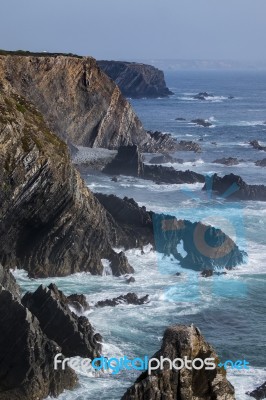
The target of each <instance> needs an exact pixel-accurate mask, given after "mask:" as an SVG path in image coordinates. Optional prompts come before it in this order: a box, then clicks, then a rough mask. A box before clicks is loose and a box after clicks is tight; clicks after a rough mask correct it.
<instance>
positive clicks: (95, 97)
mask: <svg viewBox="0 0 266 400" xmlns="http://www.w3.org/2000/svg"><path fill="white" fill-rule="evenodd" d="M0 70H1V73H2V75H3V77H4V79H7V80H8V81H9V82H10V83H11V85H12V87H13V88H14V89H15V90H16V91H17V92H18V93H19V94H20V95H21V96H23V97H25V98H26V99H27V100H28V101H30V102H32V103H33V104H34V105H35V106H36V107H37V108H38V109H39V110H40V112H41V113H42V114H43V116H44V118H45V121H46V123H47V124H48V126H49V128H50V129H51V130H53V131H54V132H55V133H56V134H57V135H59V136H60V137H61V138H63V139H64V140H66V139H68V140H70V141H71V142H72V143H73V144H74V145H83V146H88V147H106V148H109V149H115V148H118V147H119V146H120V145H123V144H138V145H141V144H142V143H145V142H147V140H148V135H147V133H146V132H145V130H144V129H143V127H142V124H141V122H140V120H139V119H138V117H137V116H136V114H135V113H134V111H133V109H132V107H131V105H130V104H129V102H128V101H127V100H126V99H125V98H124V97H123V95H122V94H121V91H120V90H119V88H118V86H117V85H116V84H115V83H114V82H112V81H111V80H110V79H109V78H108V77H107V76H106V75H105V74H104V73H103V72H102V71H101V70H100V68H99V67H98V65H97V63H96V61H95V60H94V59H93V58H91V57H72V56H63V55H55V56H54V55H49V54H46V56H42V57H40V56H39V55H34V54H31V55H29V54H25V55H21V56H18V55H5V56H3V55H2V56H0Z"/></svg>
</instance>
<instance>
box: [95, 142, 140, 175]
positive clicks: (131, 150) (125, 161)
mask: <svg viewBox="0 0 266 400" xmlns="http://www.w3.org/2000/svg"><path fill="white" fill-rule="evenodd" d="M102 172H104V173H106V174H109V175H130V176H142V175H143V157H142V155H141V154H140V152H139V149H138V147H137V146H135V145H133V146H120V147H119V149H118V153H117V155H116V157H115V158H114V159H113V160H112V161H111V162H110V163H109V164H107V166H106V167H105V168H104V169H103V171H102Z"/></svg>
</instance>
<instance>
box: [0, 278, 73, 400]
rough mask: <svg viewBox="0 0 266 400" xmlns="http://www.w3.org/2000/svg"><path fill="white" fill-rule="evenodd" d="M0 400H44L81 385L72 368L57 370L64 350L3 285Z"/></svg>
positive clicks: (1, 293)
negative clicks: (48, 336) (56, 358)
mask: <svg viewBox="0 0 266 400" xmlns="http://www.w3.org/2000/svg"><path fill="white" fill-rule="evenodd" d="M0 321H1V329H0V354H1V357H0V399H1V400H18V399H19V400H32V399H40V400H41V399H44V398H46V397H47V396H48V395H51V396H55V397H56V396H58V395H59V394H60V393H61V392H62V391H63V390H64V389H72V388H73V387H74V386H75V385H76V383H77V377H76V374H75V373H74V372H73V371H72V370H71V369H69V368H68V367H67V368H66V369H65V370H64V371H63V370H62V369H61V370H60V369H58V370H54V357H55V355H56V354H58V353H60V352H61V348H60V347H59V346H58V345H57V344H56V343H55V342H53V341H51V340H49V339H48V338H47V337H46V335H44V334H43V332H42V330H41V328H40V324H39V322H38V320H37V318H36V317H35V316H34V315H32V313H31V312H30V311H29V310H27V309H26V308H25V307H24V306H23V305H22V304H21V303H20V301H18V300H17V299H16V298H15V297H13V296H12V294H11V293H10V292H9V291H7V290H5V289H4V288H3V287H2V286H1V285H0Z"/></svg>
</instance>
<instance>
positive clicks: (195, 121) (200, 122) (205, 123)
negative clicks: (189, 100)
mask: <svg viewBox="0 0 266 400" xmlns="http://www.w3.org/2000/svg"><path fill="white" fill-rule="evenodd" d="M191 122H193V124H197V125H199V126H203V127H204V128H208V127H209V126H212V123H211V122H209V121H207V120H206V119H201V118H197V119H192V121H191Z"/></svg>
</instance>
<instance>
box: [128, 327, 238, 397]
mask: <svg viewBox="0 0 266 400" xmlns="http://www.w3.org/2000/svg"><path fill="white" fill-rule="evenodd" d="M160 357H163V358H168V359H170V360H175V359H176V358H179V359H182V360H184V359H185V357H187V358H188V360H191V361H193V360H195V359H197V358H199V359H202V360H205V359H206V358H214V359H215V361H216V362H217V360H218V356H217V354H216V353H215V351H214V349H213V348H212V347H211V346H210V345H209V344H208V343H207V342H206V341H205V339H204V338H203V336H202V335H201V333H200V331H199V330H198V328H196V327H194V326H190V327H189V326H183V325H176V326H172V327H170V328H168V329H167V330H166V331H165V333H164V337H163V343H162V347H161V349H160V350H159V351H158V352H157V353H155V354H154V355H153V357H152V358H156V359H160ZM146 399H149V400H162V399H165V400H166V399H167V400H176V399H178V400H192V399H193V400H212V399H215V400H225V399H226V400H235V394H234V388H233V386H232V385H231V384H230V382H229V381H228V380H227V379H226V372H225V371H224V370H222V369H220V368H219V367H218V366H216V368H215V369H214V370H207V369H205V368H204V367H203V368H202V369H194V368H192V369H191V370H189V369H187V368H185V367H184V368H182V369H181V370H176V369H174V368H173V369H170V368H169V362H167V361H166V362H165V363H164V367H163V370H160V369H159V368H157V369H155V370H153V371H151V375H148V372H147V371H146V372H143V373H142V374H141V375H140V376H139V378H138V379H137V380H136V382H135V383H134V384H133V386H131V388H129V389H128V390H127V392H126V393H125V394H124V395H123V397H122V399H121V400H146Z"/></svg>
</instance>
